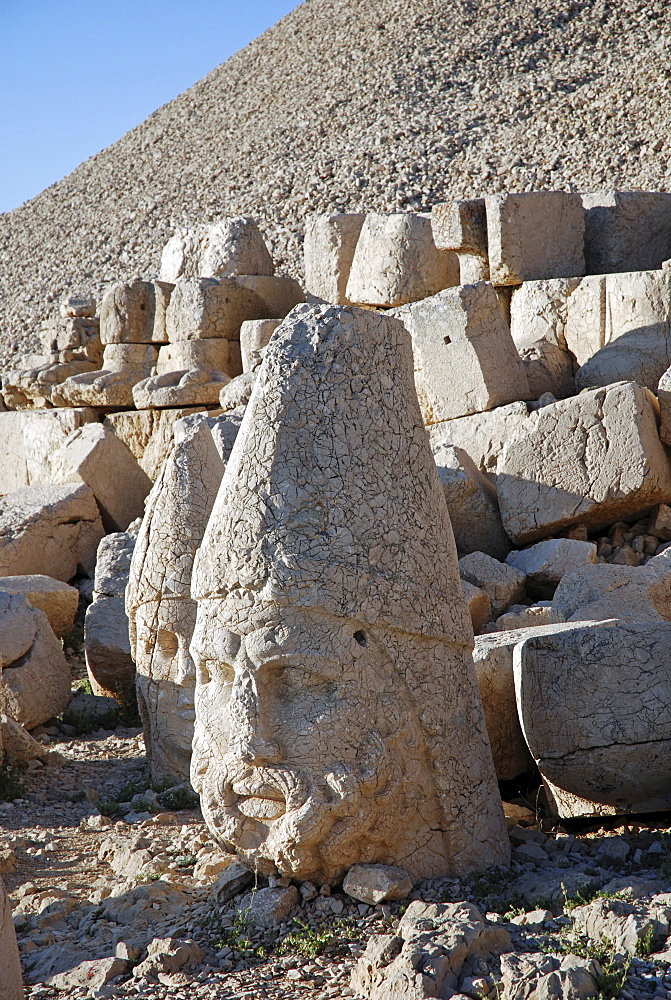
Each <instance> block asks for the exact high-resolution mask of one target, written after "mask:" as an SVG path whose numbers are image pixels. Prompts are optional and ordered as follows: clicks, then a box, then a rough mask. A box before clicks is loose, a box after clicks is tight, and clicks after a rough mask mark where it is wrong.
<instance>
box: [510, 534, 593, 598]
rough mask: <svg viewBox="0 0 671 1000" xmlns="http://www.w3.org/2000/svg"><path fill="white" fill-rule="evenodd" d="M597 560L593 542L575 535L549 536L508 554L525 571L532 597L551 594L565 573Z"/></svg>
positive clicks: (511, 561) (511, 562) (550, 595)
mask: <svg viewBox="0 0 671 1000" xmlns="http://www.w3.org/2000/svg"><path fill="white" fill-rule="evenodd" d="M596 561H597V555H596V545H595V544H594V542H581V541H578V539H576V538H548V539H547V540H546V541H544V542H536V544H535V545H531V546H530V547H529V548H528V549H522V550H521V551H513V552H511V553H509V555H508V556H507V558H506V562H507V563H508V565H509V566H515V568H516V569H520V570H522V572H523V573H525V574H526V577H527V591H528V592H529V594H530V596H531V597H552V595H553V594H554V592H555V590H556V589H557V586H558V585H559V582H560V581H561V579H562V577H564V576H566V574H567V573H572V572H574V570H577V569H581V568H582V567H583V566H587V565H591V564H593V563H596Z"/></svg>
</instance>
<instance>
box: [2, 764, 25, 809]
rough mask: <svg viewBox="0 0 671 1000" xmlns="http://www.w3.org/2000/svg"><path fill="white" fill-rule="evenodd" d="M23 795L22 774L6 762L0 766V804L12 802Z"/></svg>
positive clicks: (17, 768) (18, 769)
mask: <svg viewBox="0 0 671 1000" xmlns="http://www.w3.org/2000/svg"><path fill="white" fill-rule="evenodd" d="M22 794H23V772H22V770H21V768H20V767H16V766H15V765H14V764H10V763H9V762H8V761H6V762H5V763H3V764H0V802H12V801H13V800H14V799H20V798H21V796H22Z"/></svg>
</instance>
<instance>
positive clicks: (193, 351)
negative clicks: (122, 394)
mask: <svg viewBox="0 0 671 1000" xmlns="http://www.w3.org/2000/svg"><path fill="white" fill-rule="evenodd" d="M262 322H266V323H267V322H269V321H268V320H265V321H263V320H262ZM270 322H272V321H270ZM227 365H228V341H227V340H224V339H223V338H221V337H214V338H213V339H212V340H185V341H182V342H181V343H179V344H164V345H163V347H161V348H160V349H159V352H158V359H157V361H156V374H157V375H164V374H165V373H166V372H186V371H192V370H193V371H196V370H197V371H217V372H226V371H227Z"/></svg>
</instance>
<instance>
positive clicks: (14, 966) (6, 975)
mask: <svg viewBox="0 0 671 1000" xmlns="http://www.w3.org/2000/svg"><path fill="white" fill-rule="evenodd" d="M0 970H1V971H2V977H1V978H0V1000H23V986H22V979H21V962H20V961H19V948H18V945H17V943H16V932H15V930H14V921H13V920H12V907H11V905H10V902H9V898H8V896H7V894H6V892H5V887H4V885H3V883H2V878H0Z"/></svg>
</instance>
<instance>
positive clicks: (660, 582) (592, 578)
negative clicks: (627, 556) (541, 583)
mask: <svg viewBox="0 0 671 1000" xmlns="http://www.w3.org/2000/svg"><path fill="white" fill-rule="evenodd" d="M552 607H553V609H554V610H555V611H557V613H558V614H559V615H561V616H562V618H563V620H564V621H574V622H575V621H585V620H587V619H590V620H593V621H602V620H604V619H606V618H619V619H620V620H621V621H624V622H648V621H649V622H661V621H667V620H669V619H670V618H671V562H670V561H669V559H667V558H666V557H665V556H664V554H662V555H659V556H655V558H654V559H651V560H650V562H648V563H646V565H645V566H616V565H598V566H584V567H583V568H582V569H580V570H576V571H575V572H573V573H568V574H567V575H566V576H564V577H563V579H562V582H561V583H560V584H559V586H558V587H557V590H556V591H555V595H554V600H553V602H552Z"/></svg>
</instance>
